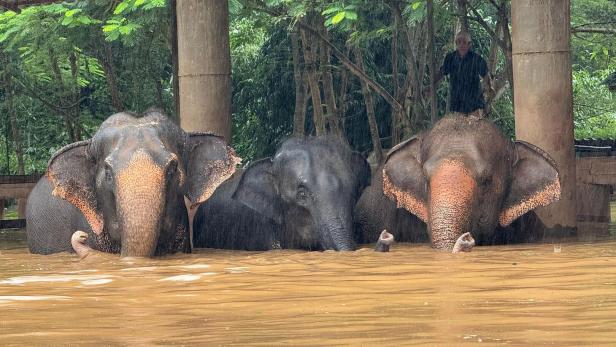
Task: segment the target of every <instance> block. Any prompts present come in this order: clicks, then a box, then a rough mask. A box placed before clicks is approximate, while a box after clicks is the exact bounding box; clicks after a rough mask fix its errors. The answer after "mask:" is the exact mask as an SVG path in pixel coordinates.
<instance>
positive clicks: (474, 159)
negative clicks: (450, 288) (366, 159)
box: [355, 115, 561, 251]
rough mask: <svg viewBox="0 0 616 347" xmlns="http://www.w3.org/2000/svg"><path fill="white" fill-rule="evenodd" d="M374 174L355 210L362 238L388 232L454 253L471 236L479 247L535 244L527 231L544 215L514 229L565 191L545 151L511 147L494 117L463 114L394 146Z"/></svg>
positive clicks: (519, 144) (527, 145)
mask: <svg viewBox="0 0 616 347" xmlns="http://www.w3.org/2000/svg"><path fill="white" fill-rule="evenodd" d="M374 176H375V177H374V178H373V180H372V185H371V186H370V187H368V188H367V189H366V190H365V191H364V194H363V195H362V197H361V198H360V201H359V202H358V204H357V206H356V208H355V214H356V217H355V223H356V225H357V229H356V239H358V240H360V241H362V242H374V241H375V239H376V237H377V235H378V232H380V230H383V229H387V230H389V231H390V232H392V233H393V234H394V235H395V236H396V239H397V240H399V241H419V242H421V241H424V240H425V241H429V242H430V243H431V245H432V246H433V247H434V248H436V249H439V250H448V251H452V250H453V247H454V244H455V243H456V241H457V240H459V239H460V240H461V241H460V242H463V243H462V244H461V246H465V245H469V246H470V245H471V243H470V239H466V240H465V239H464V237H463V234H465V233H466V232H470V234H471V235H470V236H471V238H472V239H474V240H475V241H476V243H477V244H479V245H483V244H491V243H494V241H499V240H500V241H502V240H509V241H511V240H513V241H514V242H515V241H523V240H522V238H523V237H526V238H532V237H533V236H532V231H529V230H524V231H520V229H522V228H526V229H529V228H532V227H535V226H537V223H538V222H536V216H534V218H535V219H533V217H532V216H531V217H529V219H528V221H525V222H519V224H518V225H517V226H516V227H515V228H513V229H514V230H513V231H514V232H515V231H519V235H513V236H512V235H511V234H512V230H511V228H512V227H511V226H510V224H511V223H512V222H514V221H516V219H518V218H519V217H520V216H522V215H524V214H525V213H526V214H527V215H531V214H530V213H527V212H529V211H531V210H533V209H534V208H536V207H539V206H546V205H548V204H550V203H552V202H553V201H556V200H558V199H559V198H560V191H561V190H560V179H559V173H558V168H557V165H556V163H555V162H554V160H553V159H552V158H551V157H550V156H549V155H548V154H547V153H545V152H544V151H543V150H541V149H540V148H538V147H536V146H534V145H532V144H530V143H527V142H523V141H515V142H513V141H511V140H510V139H508V138H506V137H505V136H504V135H503V133H502V132H501V131H500V130H499V129H498V128H497V127H496V126H495V125H494V124H493V123H492V122H491V121H489V120H487V119H482V118H477V117H467V116H459V115H450V116H445V117H443V118H442V119H441V120H439V121H438V122H437V123H436V124H435V125H434V126H433V128H432V129H429V130H427V131H425V132H423V133H420V134H419V135H417V136H414V137H412V138H410V139H408V140H406V141H404V142H402V143H400V144H398V145H396V146H395V147H393V148H392V149H391V150H390V151H389V152H388V153H387V155H386V158H385V160H384V163H383V164H381V166H379V168H378V174H375V175H374ZM377 176H378V177H377ZM388 199H389V200H390V201H387V200H388ZM521 219H522V218H520V219H519V220H521ZM464 242H466V243H464ZM465 247H466V246H465ZM463 248H464V247H463Z"/></svg>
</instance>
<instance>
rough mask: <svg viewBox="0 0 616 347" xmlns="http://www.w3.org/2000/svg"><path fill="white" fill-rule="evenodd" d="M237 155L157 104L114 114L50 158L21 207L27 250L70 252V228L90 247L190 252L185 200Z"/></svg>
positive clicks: (133, 252)
mask: <svg viewBox="0 0 616 347" xmlns="http://www.w3.org/2000/svg"><path fill="white" fill-rule="evenodd" d="M240 160H241V159H240V158H239V157H237V156H236V155H235V152H234V151H233V149H232V148H231V147H229V146H228V145H227V144H226V142H225V141H224V139H223V138H221V137H219V136H217V135H214V134H209V133H201V132H193V133H187V132H184V131H183V130H182V129H180V128H179V127H178V126H177V125H176V124H175V123H174V122H173V121H171V120H170V119H169V118H167V117H166V116H165V115H164V114H163V113H162V112H161V111H159V110H155V109H153V110H148V111H146V112H145V113H144V114H143V115H141V116H140V115H138V114H134V113H129V112H121V113H116V114H114V115H112V116H110V117H109V118H107V119H106V120H105V121H104V122H103V123H102V124H101V126H100V128H99V129H98V131H97V132H96V133H95V134H94V135H93V137H92V138H91V139H88V140H84V141H79V142H75V143H72V144H69V145H67V146H65V147H64V148H61V149H60V150H58V151H57V152H56V153H55V154H54V155H53V156H52V158H51V159H50V161H49V163H48V167H47V171H46V173H45V175H44V176H43V177H42V178H41V179H40V180H39V181H38V183H37V184H36V186H35V187H34V189H33V190H32V192H31V193H30V196H29V198H28V204H27V207H26V233H27V240H28V241H27V242H28V247H29V249H30V252H32V253H38V254H51V253H57V252H63V251H69V252H72V251H73V247H72V246H71V237H72V235H73V232H74V231H76V230H84V231H85V232H86V233H87V234H88V236H89V237H88V238H87V246H88V247H90V248H92V249H94V250H97V251H102V252H107V253H120V255H121V256H137V257H152V256H158V255H164V254H169V253H175V252H177V251H183V252H186V253H189V252H190V251H191V244H190V228H189V216H188V213H187V207H196V206H197V205H199V204H201V203H203V202H204V201H205V200H207V199H208V198H209V197H210V196H211V195H212V193H213V191H214V190H215V189H216V188H217V187H218V186H219V185H220V184H221V183H222V182H223V181H225V180H226V179H227V178H229V177H230V176H231V175H232V174H233V173H234V171H235V167H236V165H237V164H238V163H239V161H240ZM187 205H188V206H187ZM84 242H86V240H84Z"/></svg>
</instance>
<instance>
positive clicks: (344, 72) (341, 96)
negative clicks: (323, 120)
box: [338, 47, 351, 134]
mask: <svg viewBox="0 0 616 347" xmlns="http://www.w3.org/2000/svg"><path fill="white" fill-rule="evenodd" d="M349 54H351V49H350V48H349V47H347V49H346V54H345V55H346V56H349ZM348 89H349V70H348V69H341V71H340V89H339V90H338V105H339V107H338V119H339V120H340V131H341V132H342V133H343V134H346V132H345V121H344V119H345V117H346V111H347V107H348V102H347V101H348V100H347V99H348V94H347V91H348Z"/></svg>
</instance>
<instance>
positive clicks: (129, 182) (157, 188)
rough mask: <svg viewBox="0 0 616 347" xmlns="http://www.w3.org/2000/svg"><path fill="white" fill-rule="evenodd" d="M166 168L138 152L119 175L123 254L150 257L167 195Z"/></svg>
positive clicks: (118, 196) (117, 197) (117, 201)
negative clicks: (164, 169) (165, 183)
mask: <svg viewBox="0 0 616 347" xmlns="http://www.w3.org/2000/svg"><path fill="white" fill-rule="evenodd" d="M164 178H165V177H164V171H163V169H162V168H161V167H159V166H157V165H156V164H155V163H154V162H153V161H152V160H151V158H150V157H149V155H147V154H145V153H137V154H136V155H135V156H133V158H132V160H131V163H130V164H129V165H128V166H127V168H126V169H125V170H123V171H122V172H121V173H120V174H119V175H118V178H117V195H116V204H117V206H118V212H119V215H120V220H121V222H120V223H121V227H122V248H121V251H120V255H121V256H131V257H151V256H154V253H155V251H156V246H157V244H158V236H159V233H160V224H161V220H162V211H163V202H164V201H163V200H164V199H165V195H166V194H165V193H166V192H165V185H164V182H165V181H164Z"/></svg>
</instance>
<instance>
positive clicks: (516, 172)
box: [498, 141, 560, 226]
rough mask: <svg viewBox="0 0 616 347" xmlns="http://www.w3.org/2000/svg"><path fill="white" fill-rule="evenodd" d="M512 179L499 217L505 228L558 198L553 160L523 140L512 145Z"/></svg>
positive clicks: (558, 190) (557, 178)
mask: <svg viewBox="0 0 616 347" xmlns="http://www.w3.org/2000/svg"><path fill="white" fill-rule="evenodd" d="M514 155H515V158H514V159H515V161H514V163H515V164H514V165H513V178H512V182H511V186H510V188H509V194H508V195H507V198H506V199H505V202H504V204H503V208H502V210H501V213H500V215H499V217H498V222H499V224H500V225H501V226H507V225H509V224H511V222H513V221H514V220H516V219H517V218H519V217H520V216H522V215H523V214H524V213H526V212H528V211H530V210H532V209H534V208H536V207H539V206H546V205H549V204H550V203H552V202H554V201H556V200H558V199H560V180H559V176H558V169H557V167H556V163H555V162H554V160H553V159H552V158H551V157H550V156H549V155H548V154H547V153H546V152H544V151H543V150H542V149H540V148H539V147H536V146H534V145H531V144H530V143H527V142H523V141H516V143H515V154H514Z"/></svg>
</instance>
